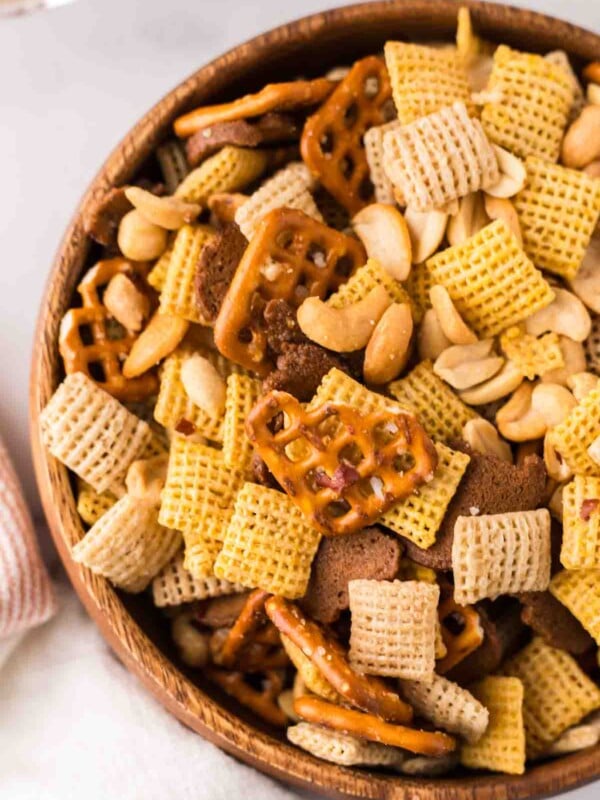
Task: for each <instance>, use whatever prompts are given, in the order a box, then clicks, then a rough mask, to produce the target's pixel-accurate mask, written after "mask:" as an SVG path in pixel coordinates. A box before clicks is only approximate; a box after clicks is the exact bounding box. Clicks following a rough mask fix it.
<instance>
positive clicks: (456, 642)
mask: <svg viewBox="0 0 600 800" xmlns="http://www.w3.org/2000/svg"><path fill="white" fill-rule="evenodd" d="M438 617H439V620H440V628H441V633H442V639H443V642H444V644H445V645H446V655H445V656H444V658H442V659H440V660H439V661H438V662H437V663H436V672H439V673H440V675H444V674H445V673H446V672H449V671H450V670H451V669H452V667H454V666H455V665H456V664H458V663H460V662H461V661H463V659H465V658H466V657H467V656H468V655H470V654H471V653H472V652H473V651H474V650H477V648H478V647H479V646H480V645H481V644H482V642H483V637H484V632H483V628H482V626H481V621H480V619H479V614H478V613H477V611H476V609H475V608H474V607H473V606H459V605H458V603H457V602H456V601H455V600H454V596H453V594H452V593H450V594H449V595H448V596H447V597H445V598H443V599H442V601H441V603H440V604H439V606H438Z"/></svg>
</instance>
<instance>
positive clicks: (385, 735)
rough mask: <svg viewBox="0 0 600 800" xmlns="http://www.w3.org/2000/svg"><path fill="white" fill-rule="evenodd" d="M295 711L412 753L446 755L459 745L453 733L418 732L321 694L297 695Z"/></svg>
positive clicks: (319, 722) (344, 731)
mask: <svg viewBox="0 0 600 800" xmlns="http://www.w3.org/2000/svg"><path fill="white" fill-rule="evenodd" d="M294 711H295V712H296V714H298V716H299V717H302V719H305V720H307V722H314V723H315V724H317V725H324V726H325V727H326V728H331V729H333V730H335V731H342V732H343V733H347V734H350V735H352V736H358V737H359V738H361V739H369V740H370V741H372V742H379V743H380V744H387V745H391V746H392V747H401V748H402V749H403V750H410V751H411V752H412V753H420V754H422V755H426V756H444V755H446V754H447V753H451V752H452V751H453V750H454V749H455V748H456V740H455V739H454V738H453V737H452V736H448V735H447V734H445V733H440V732H439V731H419V730H416V729H415V728H407V727H405V726H404V725H390V724H389V722H384V721H383V720H381V719H378V718H377V717H376V716H374V715H373V714H363V713H362V711H354V710H353V709H350V708H343V707H342V706H336V705H335V704H334V703H328V702H327V701H326V700H321V699H320V698H319V697H298V698H297V699H296V700H294Z"/></svg>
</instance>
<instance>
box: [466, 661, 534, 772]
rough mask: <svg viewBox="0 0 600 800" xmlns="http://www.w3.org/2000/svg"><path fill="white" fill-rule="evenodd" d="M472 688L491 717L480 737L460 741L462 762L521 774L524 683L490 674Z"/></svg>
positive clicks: (523, 763) (472, 765) (523, 733)
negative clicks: (474, 740) (461, 743)
mask: <svg viewBox="0 0 600 800" xmlns="http://www.w3.org/2000/svg"><path fill="white" fill-rule="evenodd" d="M471 691H472V692H473V694H474V696H475V697H476V698H477V700H478V701H479V702H480V703H482V704H483V705H484V706H485V708H487V709H488V711H489V715H490V717H489V724H488V727H487V730H486V731H485V733H484V734H483V736H482V737H481V738H480V739H479V741H477V742H475V743H472V744H465V745H463V748H462V750H461V753H460V761H461V764H463V765H464V766H465V767H473V768H474V769H490V770H497V771H499V772H506V773H508V774H509V775H522V774H523V772H525V731H524V728H523V684H522V683H521V681H520V680H518V679H517V678H501V677H497V676H490V677H488V678H484V679H483V680H482V681H480V682H479V683H478V684H476V685H475V686H473V687H471Z"/></svg>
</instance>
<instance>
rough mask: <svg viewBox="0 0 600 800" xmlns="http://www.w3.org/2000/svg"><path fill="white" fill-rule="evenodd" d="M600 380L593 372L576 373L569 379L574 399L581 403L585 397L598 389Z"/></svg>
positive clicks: (568, 384) (568, 382)
mask: <svg viewBox="0 0 600 800" xmlns="http://www.w3.org/2000/svg"><path fill="white" fill-rule="evenodd" d="M599 383H600V378H599V377H598V376H597V375H594V373H593V372H576V373H575V374H574V375H569V377H568V378H567V386H568V387H569V389H570V390H571V391H572V392H573V397H574V398H575V400H577V402H578V403H581V401H582V400H583V398H584V397H586V395H588V394H589V393H590V392H593V391H594V389H597V388H598V384H599Z"/></svg>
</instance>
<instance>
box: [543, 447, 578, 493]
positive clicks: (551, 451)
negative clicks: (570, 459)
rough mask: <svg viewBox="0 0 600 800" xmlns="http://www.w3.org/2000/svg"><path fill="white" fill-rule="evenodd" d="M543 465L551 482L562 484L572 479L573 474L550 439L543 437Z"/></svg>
mask: <svg viewBox="0 0 600 800" xmlns="http://www.w3.org/2000/svg"><path fill="white" fill-rule="evenodd" d="M544 464H545V465H546V472H547V473H548V475H549V476H550V477H551V478H552V480H555V481H558V482H559V483H563V482H564V481H568V480H569V479H570V478H572V477H573V472H572V470H571V468H570V467H569V465H568V464H567V462H566V461H565V460H564V459H563V458H562V456H561V455H560V453H559V452H558V450H557V449H556V448H555V447H554V445H553V444H552V440H551V437H550V436H548V435H546V436H545V437H544Z"/></svg>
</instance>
